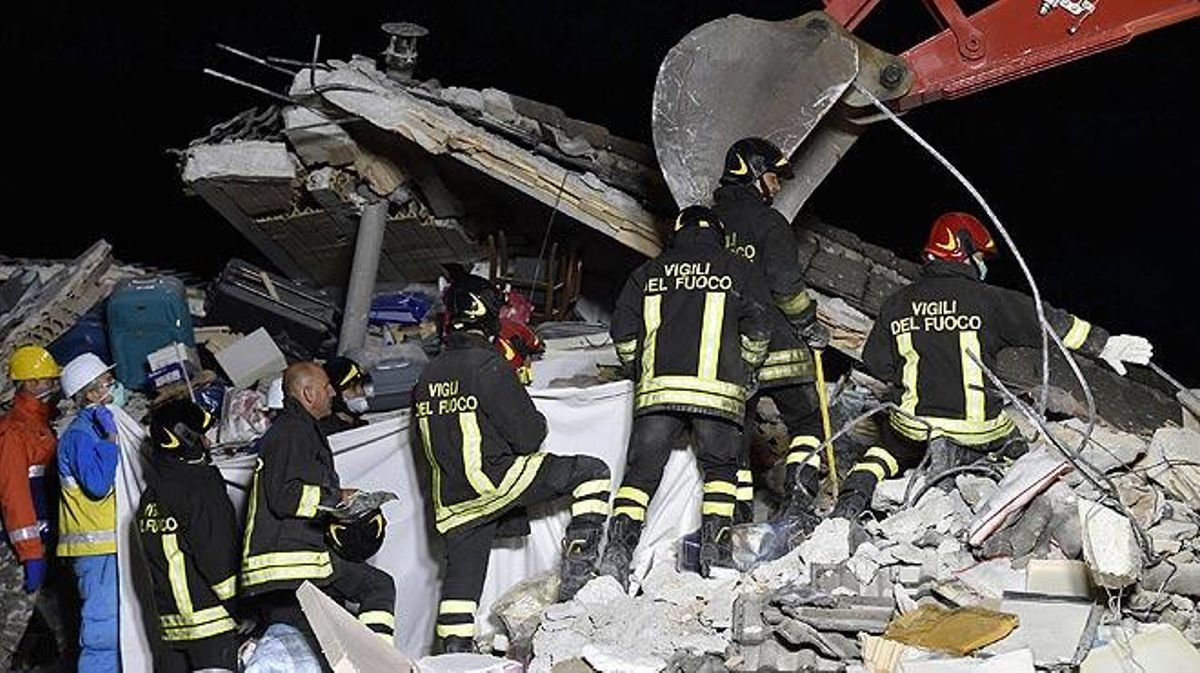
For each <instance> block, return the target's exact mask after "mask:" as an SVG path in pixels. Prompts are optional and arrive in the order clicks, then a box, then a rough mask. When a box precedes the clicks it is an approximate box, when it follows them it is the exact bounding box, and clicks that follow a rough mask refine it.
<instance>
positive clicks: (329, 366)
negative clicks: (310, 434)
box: [319, 355, 374, 437]
mask: <svg viewBox="0 0 1200 673" xmlns="http://www.w3.org/2000/svg"><path fill="white" fill-rule="evenodd" d="M323 367H324V369H325V375H326V376H328V377H329V382H330V383H332V384H333V391H334V396H333V413H331V414H329V415H328V416H326V417H325V418H323V419H321V421H320V423H319V425H320V426H321V431H322V432H324V433H325V436H326V437H328V436H329V435H332V434H334V433H337V432H341V431H343V430H352V429H354V428H361V427H362V426H364V425H366V424H367V422H366V421H364V420H363V418H362V415H363V414H365V413H367V409H368V402H367V398H369V397H370V396H371V394H372V392H373V390H374V387H373V386H372V384H371V375H370V374H369V373H367V370H366V369H363V367H362V365H360V364H358V363H357V362H355V361H354V360H351V359H350V358H347V357H342V356H340V355H339V356H337V357H334V358H329V360H328V361H326V362H325V364H324V365H323Z"/></svg>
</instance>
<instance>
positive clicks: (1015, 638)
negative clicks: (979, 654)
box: [986, 594, 1102, 668]
mask: <svg viewBox="0 0 1200 673" xmlns="http://www.w3.org/2000/svg"><path fill="white" fill-rule="evenodd" d="M1000 611H1001V612H1004V613H1006V614H1011V615H1016V616H1017V620H1018V625H1017V628H1016V630H1015V631H1013V632H1012V634H1011V635H1009V636H1008V637H1007V638H1005V639H1004V640H1003V641H1001V642H999V643H996V644H995V645H992V646H990V647H988V648H987V650H986V651H987V652H990V653H993V654H1005V653H1008V652H1013V651H1016V650H1022V649H1028V650H1030V651H1032V652H1033V660H1034V663H1035V664H1037V665H1038V666H1039V667H1043V668H1048V667H1061V666H1077V665H1078V664H1079V662H1080V661H1083V658H1084V657H1085V656H1087V653H1088V651H1089V650H1090V649H1091V646H1092V641H1093V640H1094V639H1095V636H1096V627H1097V626H1098V625H1099V623H1100V616H1101V612H1102V611H1101V609H1100V607H1099V606H1098V605H1097V604H1095V603H1093V602H1092V601H1091V600H1090V599H1076V598H1063V597H1058V596H1045V595H1037V594H1006V595H1005V597H1004V600H1003V601H1001V603H1000Z"/></svg>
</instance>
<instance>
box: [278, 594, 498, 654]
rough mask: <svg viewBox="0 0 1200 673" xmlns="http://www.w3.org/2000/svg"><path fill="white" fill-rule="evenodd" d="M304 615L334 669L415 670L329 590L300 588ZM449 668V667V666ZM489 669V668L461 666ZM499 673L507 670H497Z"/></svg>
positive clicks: (299, 597) (298, 595) (298, 597)
mask: <svg viewBox="0 0 1200 673" xmlns="http://www.w3.org/2000/svg"><path fill="white" fill-rule="evenodd" d="M296 598H297V599H299V601H300V607H301V609H303V610H304V616H305V618H306V619H307V620H308V623H309V624H310V625H311V626H312V629H313V633H315V634H316V636H317V640H318V641H319V642H320V643H321V650H322V652H323V654H324V655H325V659H326V660H327V661H328V662H329V666H330V668H332V669H333V670H335V671H339V672H340V671H345V672H346V673H358V672H361V673H367V672H368V671H397V673H407V672H408V671H411V670H412V669H413V663H412V660H410V659H409V658H408V657H406V656H404V655H403V654H401V653H400V652H399V651H397V650H396V648H395V647H393V646H392V645H391V644H390V643H388V642H386V641H384V639H383V638H381V637H380V636H379V634H377V633H375V632H374V631H372V630H371V629H369V628H367V625H366V624H363V623H362V622H360V621H358V620H357V619H355V618H354V616H353V615H351V614H350V613H349V612H347V611H346V609H345V608H343V607H342V606H340V605H338V604H337V602H336V601H334V600H333V599H332V598H330V597H329V596H327V595H325V592H323V591H321V590H320V589H318V588H317V587H315V586H313V584H312V583H311V582H305V583H304V584H302V585H300V588H299V589H297V590H296ZM447 670H449V669H447ZM461 670H480V671H483V670H488V669H461ZM494 670H495V671H496V673H499V671H501V670H504V669H494Z"/></svg>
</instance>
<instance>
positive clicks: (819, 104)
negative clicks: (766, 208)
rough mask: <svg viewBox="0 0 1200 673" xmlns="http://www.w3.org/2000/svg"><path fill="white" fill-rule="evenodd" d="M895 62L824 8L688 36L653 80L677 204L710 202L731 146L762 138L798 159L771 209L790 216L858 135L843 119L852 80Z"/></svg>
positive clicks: (655, 127)
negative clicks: (791, 177)
mask: <svg viewBox="0 0 1200 673" xmlns="http://www.w3.org/2000/svg"><path fill="white" fill-rule="evenodd" d="M891 62H892V59H891V57H889V56H887V55H886V54H882V52H878V50H875V49H873V48H872V47H870V46H868V45H865V44H863V43H862V42H860V41H859V40H857V39H856V38H855V37H854V36H852V35H850V34H849V33H848V32H847V31H846V30H845V29H843V28H842V27H841V26H840V25H838V24H837V23H836V22H835V21H834V20H833V19H831V18H830V17H829V16H828V15H826V14H825V13H823V12H810V13H808V14H805V15H803V16H800V17H797V18H795V19H791V20H789V21H779V22H772V21H761V20H758V19H750V18H747V17H744V16H738V15H734V16H728V17H725V18H723V19H717V20H715V21H710V22H708V23H706V24H704V25H702V26H700V27H699V28H697V29H695V30H693V31H692V32H691V33H688V34H687V35H686V36H685V37H684V38H683V39H682V40H681V41H680V42H679V44H677V45H675V46H674V47H673V48H672V49H671V51H670V52H669V53H668V54H667V57H666V58H665V59H664V60H663V63H662V66H661V67H660V68H659V71H658V79H657V81H656V82H655V86H654V105H653V112H652V114H653V118H652V131H653V136H654V148H655V152H656V153H657V155H658V162H659V165H660V166H661V167H662V171H663V175H664V177H665V178H666V182H667V186H668V187H669V188H670V190H671V194H672V195H673V196H674V197H675V201H676V202H677V203H678V205H679V206H680V207H684V206H688V205H692V204H707V203H710V202H711V199H712V192H713V190H714V189H716V187H717V185H718V183H719V181H720V177H721V170H722V166H723V164H724V159H725V151H726V150H727V149H728V148H729V146H730V145H732V144H733V143H734V142H735V141H737V140H738V139H740V138H744V137H747V136H759V137H762V138H766V139H768V140H770V141H772V142H774V143H775V144H776V145H778V146H779V147H780V149H782V150H783V152H784V153H785V154H787V155H788V156H790V157H791V158H792V164H793V170H794V172H795V174H796V179H794V180H791V181H789V182H787V183H785V184H784V188H783V191H781V192H780V194H779V195H777V196H776V197H775V207H776V208H778V209H779V210H780V212H782V213H783V214H784V215H785V216H787V217H788V219H789V220H790V219H793V218H794V217H795V216H796V214H797V213H798V212H799V210H800V207H801V206H802V205H803V204H804V202H805V200H807V199H808V197H809V195H810V194H812V192H813V190H815V189H816V187H817V185H819V184H820V182H821V180H822V179H824V177H825V175H826V174H828V172H829V171H830V170H832V169H833V167H834V166H835V165H836V164H837V161H838V160H839V159H840V158H841V156H842V154H844V153H845V151H846V150H847V149H849V147H850V145H851V144H852V143H853V142H854V140H855V139H856V138H857V136H858V134H859V133H861V127H859V126H857V125H856V124H855V123H853V122H848V121H847V119H846V117H847V111H848V110H852V109H853V108H850V107H849V106H848V105H847V104H846V101H847V100H848V99H851V98H854V96H855V94H854V92H853V91H850V86H851V84H852V83H853V82H854V81H855V79H856V78H859V76H860V73H861V71H862V70H863V69H864V67H865V68H866V69H867V70H869V71H872V72H875V71H876V70H877V68H878V67H879V66H880V64H882V63H891ZM892 67H893V68H895V67H896V66H892ZM901 67H902V62H901ZM906 75H907V72H906V71H905V72H903V73H901V77H905V76H906ZM858 104H859V106H860V107H859V108H858V109H861V100H860V101H858ZM831 113H833V114H831Z"/></svg>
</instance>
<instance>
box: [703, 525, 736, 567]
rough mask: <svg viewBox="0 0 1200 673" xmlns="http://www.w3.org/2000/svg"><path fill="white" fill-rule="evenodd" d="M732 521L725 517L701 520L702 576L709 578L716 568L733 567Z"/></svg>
mask: <svg viewBox="0 0 1200 673" xmlns="http://www.w3.org/2000/svg"><path fill="white" fill-rule="evenodd" d="M731 524H732V521H731V519H730V518H729V517H724V516H711V515H710V516H705V517H701V519H700V576H701V577H708V576H709V575H711V574H712V569H713V568H714V567H719V568H732V567H733V540H732V538H731V537H730V532H731V531H730V529H731V528H732V525H731Z"/></svg>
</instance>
